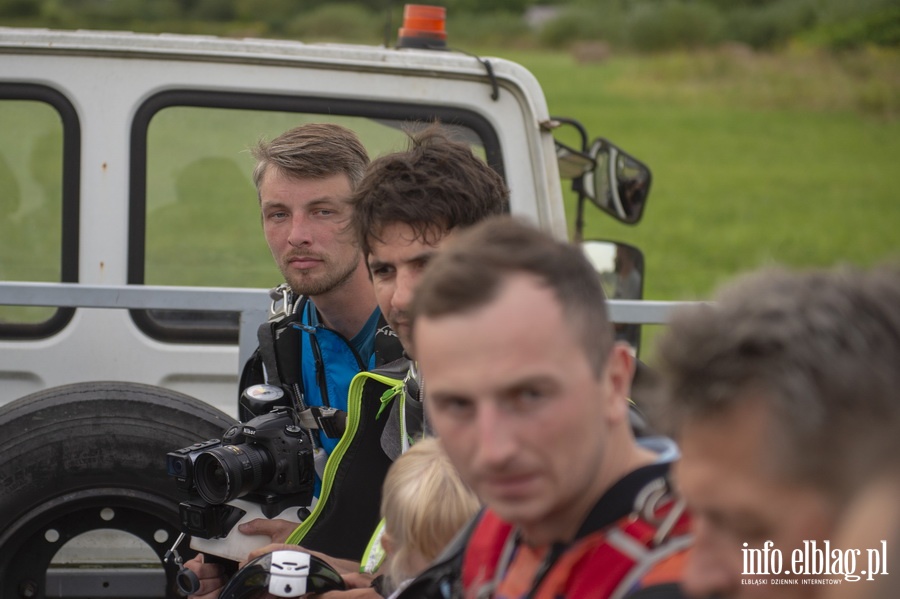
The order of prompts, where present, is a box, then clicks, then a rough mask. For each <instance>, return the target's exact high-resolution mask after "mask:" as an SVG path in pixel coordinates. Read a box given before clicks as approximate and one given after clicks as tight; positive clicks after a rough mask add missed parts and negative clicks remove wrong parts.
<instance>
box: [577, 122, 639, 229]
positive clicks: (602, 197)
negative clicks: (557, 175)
mask: <svg viewBox="0 0 900 599" xmlns="http://www.w3.org/2000/svg"><path fill="white" fill-rule="evenodd" d="M588 154H589V155H590V157H591V158H593V159H594V163H595V165H594V168H593V169H592V170H590V171H588V172H587V173H585V177H584V178H585V184H584V189H585V194H586V195H587V197H588V198H589V199H590V200H591V202H593V204H594V205H595V206H597V207H598V208H600V209H601V210H603V211H604V212H606V213H608V214H610V215H611V216H612V217H613V218H615V219H616V220H619V221H621V222H623V223H627V224H630V225H633V224H636V223H637V222H638V221H639V220H641V216H643V214H644V207H645V206H646V205H647V196H648V195H649V194H650V181H651V179H652V177H651V175H650V168H649V167H648V166H647V165H646V164H644V163H643V162H641V161H640V160H638V159H637V158H635V157H634V156H631V155H630V154H628V153H626V152H625V151H624V150H622V149H620V148H619V147H617V146H615V145H614V144H612V143H610V142H609V141H608V140H606V139H603V138H602V137H600V138H597V139H595V140H594V142H593V143H592V144H591V148H590V151H589V152H588Z"/></svg>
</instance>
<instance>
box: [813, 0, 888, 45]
mask: <svg viewBox="0 0 900 599" xmlns="http://www.w3.org/2000/svg"><path fill="white" fill-rule="evenodd" d="M810 38H811V39H812V40H813V41H815V42H818V43H820V44H822V45H824V46H826V47H829V48H832V49H835V50H849V49H852V48H859V47H862V46H865V45H867V44H872V45H876V46H893V47H898V46H900V7H895V8H887V9H884V10H881V11H879V12H876V13H873V14H869V15H865V16H861V17H857V18H855V19H852V20H849V21H846V22H843V23H832V24H829V25H823V26H822V27H820V28H819V29H818V30H817V31H816V32H814V33H813V34H812V35H811V36H810Z"/></svg>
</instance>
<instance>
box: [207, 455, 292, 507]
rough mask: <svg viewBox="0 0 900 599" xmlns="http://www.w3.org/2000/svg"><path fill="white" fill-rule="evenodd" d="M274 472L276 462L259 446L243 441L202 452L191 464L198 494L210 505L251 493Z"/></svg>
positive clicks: (263, 483) (269, 478) (267, 480)
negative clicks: (192, 464) (238, 443)
mask: <svg viewBox="0 0 900 599" xmlns="http://www.w3.org/2000/svg"><path fill="white" fill-rule="evenodd" d="M274 473H275V463H274V461H273V460H272V458H271V456H270V455H269V452H267V451H266V450H265V449H263V448H262V447H257V446H254V445H248V444H246V443H242V444H240V445H223V446H221V447H216V448H214V449H209V450H207V451H204V452H203V453H201V454H200V455H199V456H197V460H196V462H195V463H194V482H195V483H196V485H197V491H198V492H199V493H200V496H201V497H202V498H203V499H204V500H205V501H206V502H207V503H211V504H213V505H218V504H221V503H226V502H228V501H231V500H233V499H237V498H238V497H243V496H244V495H246V494H248V493H252V492H253V491H255V490H256V489H258V488H260V487H261V486H263V485H265V484H266V483H267V482H269V480H271V478H272V476H273V475H274Z"/></svg>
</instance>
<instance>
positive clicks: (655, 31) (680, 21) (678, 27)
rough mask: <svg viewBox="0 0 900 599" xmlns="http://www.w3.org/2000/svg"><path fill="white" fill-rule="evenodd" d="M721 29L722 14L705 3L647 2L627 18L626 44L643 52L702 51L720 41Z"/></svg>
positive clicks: (678, 1)
mask: <svg viewBox="0 0 900 599" xmlns="http://www.w3.org/2000/svg"><path fill="white" fill-rule="evenodd" d="M722 27H723V22H722V16H721V14H720V13H719V11H718V10H717V9H716V8H715V7H713V6H712V5H710V4H706V3H704V2H685V1H682V0H666V1H665V2H661V3H658V2H645V3H641V4H638V5H636V6H635V8H634V10H633V11H631V12H630V13H629V14H628V15H627V18H626V20H625V37H626V39H625V41H626V43H627V44H628V45H630V46H631V47H632V48H634V49H636V50H640V51H644V52H655V51H661V50H671V49H678V48H682V49H692V48H702V47H704V46H708V45H711V44H713V43H716V42H718V41H719V40H720V39H721V36H722Z"/></svg>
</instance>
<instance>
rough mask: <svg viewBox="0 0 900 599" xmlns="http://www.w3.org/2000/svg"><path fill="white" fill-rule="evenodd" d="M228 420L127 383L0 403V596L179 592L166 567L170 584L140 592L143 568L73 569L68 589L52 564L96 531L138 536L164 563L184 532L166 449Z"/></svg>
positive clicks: (219, 428) (212, 434) (170, 394)
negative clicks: (70, 544)
mask: <svg viewBox="0 0 900 599" xmlns="http://www.w3.org/2000/svg"><path fill="white" fill-rule="evenodd" d="M234 423H235V420H234V419H233V418H231V417H230V416H228V415H227V414H225V413H223V412H221V411H219V410H217V409H215V408H213V407H211V406H209V405H208V404H205V403H203V402H201V401H199V400H197V399H195V398H192V397H189V396H187V395H184V394H181V393H177V392H174V391H170V390H167V389H162V388H159V387H152V386H148V385H140V384H135V383H123V382H91V383H80V384H74V385H67V386H63V387H57V388H54V389H49V390H46V391H41V392H38V393H34V394H32V395H29V396H26V397H23V398H21V399H18V400H16V401H14V402H12V403H10V404H8V405H6V406H4V407H3V408H0V597H4V598H14V597H35V598H42V597H53V596H57V597H58V596H82V597H87V596H94V597H100V596H117V595H116V593H117V586H119V587H121V586H122V585H127V586H129V587H132V588H129V589H128V591H129V592H128V594H127V596H129V597H139V596H147V597H177V596H178V594H177V592H176V586H175V584H174V580H175V574H176V571H177V568H175V567H174V566H173V565H172V564H168V565H167V566H166V567H165V585H164V586H165V588H161V587H162V585H160V588H153V589H150V588H148V589H147V593H146V595H142V594H141V593H140V592H138V593H135V590H136V589H135V588H133V587H134V581H135V580H141V577H142V576H146V573H142V572H140V571H128V570H127V569H125V570H123V569H119V570H116V569H115V568H110V569H109V572H108V573H107V572H105V571H101V572H100V574H99V575H96V574H95V575H94V576H93V578H92V576H91V575H90V572H87V573H86V572H83V571H82V572H77V576H76V577H74V579H73V580H74V582H72V583H71V584H70V587H71V590H70V591H64V590H63V589H62V588H61V587H62V584H56V585H55V586H54V588H52V589H50V590H48V588H47V586H48V585H47V579H48V575H47V570H48V568H49V567H50V565H51V561H52V560H53V557H54V556H55V555H56V554H57V552H58V550H59V549H60V548H61V547H62V546H63V545H64V544H65V543H66V542H67V541H68V540H70V539H72V538H75V537H77V536H78V535H81V534H83V533H85V532H89V531H94V530H100V529H107V530H109V529H111V530H117V531H123V532H126V533H130V534H132V535H134V536H135V537H137V538H139V539H140V540H141V541H143V542H144V543H145V544H147V545H148V546H149V547H151V548H152V550H153V552H155V553H156V555H157V557H158V558H159V559H160V561H162V558H163V556H164V555H165V553H166V551H168V549H169V548H170V547H171V545H172V544H173V543H174V541H175V539H176V538H177V536H178V533H179V532H180V530H179V516H178V503H179V501H180V500H181V498H180V497H179V495H178V493H177V489H176V486H175V481H174V480H173V479H172V477H170V476H169V475H168V474H167V472H166V459H165V458H166V454H167V453H168V452H170V451H174V450H176V449H180V448H182V447H186V446H188V445H191V444H193V443H196V442H198V441H205V440H207V439H210V438H218V437H221V436H222V433H223V432H224V431H225V430H226V429H227V428H228V427H230V426H231V425H232V424H234ZM180 549H182V550H183V551H182V552H181V553H182V555H184V556H185V559H187V557H188V556H189V555H193V554H192V553H191V552H190V551H189V550H188V548H187V543H184V544H183V546H182V547H181V548H180ZM101 570H102V569H101ZM158 570H159V568H157V571H158ZM157 578H159V575H157ZM92 585H93V586H96V589H93V590H92ZM119 590H120V591H121V590H124V589H121V588H120V589H119ZM118 596H122V595H118Z"/></svg>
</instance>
